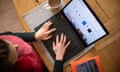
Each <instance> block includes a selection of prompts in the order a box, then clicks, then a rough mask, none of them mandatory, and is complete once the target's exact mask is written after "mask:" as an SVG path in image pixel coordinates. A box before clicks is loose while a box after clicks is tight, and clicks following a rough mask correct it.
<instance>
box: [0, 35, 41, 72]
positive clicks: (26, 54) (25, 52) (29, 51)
mask: <svg viewBox="0 0 120 72" xmlns="http://www.w3.org/2000/svg"><path fill="white" fill-rule="evenodd" d="M0 39H4V40H8V41H10V42H12V43H13V44H17V45H18V46H19V48H18V55H19V57H18V60H17V61H16V63H15V65H14V72H43V62H42V60H41V58H40V57H39V56H38V55H37V54H36V53H35V51H34V50H33V48H32V46H31V45H30V44H29V43H27V42H25V41H24V40H22V39H21V38H19V37H16V36H13V35H1V36H0Z"/></svg>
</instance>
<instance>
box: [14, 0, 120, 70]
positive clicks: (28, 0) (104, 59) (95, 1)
mask: <svg viewBox="0 0 120 72" xmlns="http://www.w3.org/2000/svg"><path fill="white" fill-rule="evenodd" d="M45 1H46V0H13V2H14V5H15V8H16V10H17V13H18V17H19V19H20V21H21V24H22V26H23V27H24V29H25V31H26V32H29V31H30V29H29V28H28V26H27V24H26V22H25V21H24V19H23V15H24V14H25V13H26V12H28V11H30V10H32V9H33V8H35V7H37V6H38V5H40V4H41V3H43V2H45ZM64 1H65V2H66V3H67V2H68V1H69V0H64ZM87 2H88V4H89V5H90V7H91V8H92V10H93V11H94V12H95V13H96V15H97V16H98V18H99V19H100V20H101V21H102V23H103V24H104V26H105V27H106V28H107V30H108V31H109V35H108V36H106V37H105V38H103V39H102V40H100V41H98V42H97V43H95V46H94V48H93V49H92V50H90V51H89V52H87V53H86V54H85V55H83V56H82V57H80V58H79V59H84V58H88V57H92V56H96V55H98V56H100V59H101V64H102V68H103V72H120V69H119V68H120V22H119V21H120V9H119V7H120V5H119V4H120V0H87ZM33 44H34V47H35V50H36V51H37V53H38V55H39V56H40V57H41V58H42V59H43V61H44V63H45V65H46V66H47V68H48V70H49V72H52V71H53V66H54V65H53V64H52V63H51V62H50V60H49V58H48V57H47V55H46V54H45V51H44V50H43V49H42V47H41V46H40V45H39V44H38V43H37V42H33ZM64 72H71V67H70V65H67V66H65V67H64Z"/></svg>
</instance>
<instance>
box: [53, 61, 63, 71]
mask: <svg viewBox="0 0 120 72" xmlns="http://www.w3.org/2000/svg"><path fill="white" fill-rule="evenodd" d="M54 72H63V61H62V60H56V61H55V65H54Z"/></svg>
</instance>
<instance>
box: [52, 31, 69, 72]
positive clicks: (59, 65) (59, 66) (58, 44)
mask: <svg viewBox="0 0 120 72" xmlns="http://www.w3.org/2000/svg"><path fill="white" fill-rule="evenodd" d="M69 44H70V41H69V42H67V43H66V36H65V35H64V34H63V33H62V34H61V36H60V37H59V35H57V36H56V41H55V42H53V50H54V52H55V55H56V57H55V58H56V61H55V65H54V71H53V72H63V57H64V54H65V51H66V49H67V47H68V46H69Z"/></svg>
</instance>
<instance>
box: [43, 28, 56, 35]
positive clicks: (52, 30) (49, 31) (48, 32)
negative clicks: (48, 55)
mask: <svg viewBox="0 0 120 72" xmlns="http://www.w3.org/2000/svg"><path fill="white" fill-rule="evenodd" d="M55 30H56V28H53V29H50V30H48V31H47V32H45V33H46V34H47V35H49V34H51V33H52V32H54V31H55Z"/></svg>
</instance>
